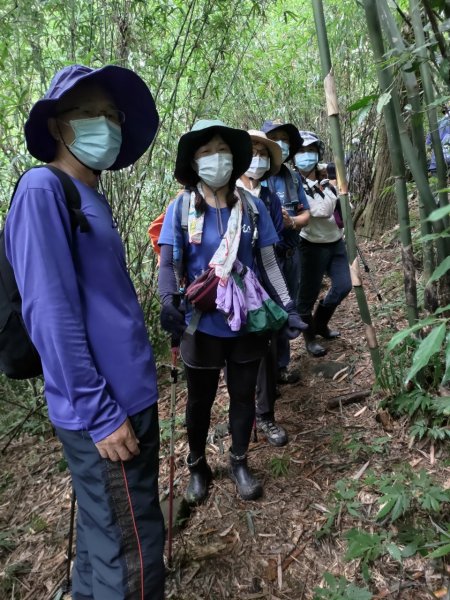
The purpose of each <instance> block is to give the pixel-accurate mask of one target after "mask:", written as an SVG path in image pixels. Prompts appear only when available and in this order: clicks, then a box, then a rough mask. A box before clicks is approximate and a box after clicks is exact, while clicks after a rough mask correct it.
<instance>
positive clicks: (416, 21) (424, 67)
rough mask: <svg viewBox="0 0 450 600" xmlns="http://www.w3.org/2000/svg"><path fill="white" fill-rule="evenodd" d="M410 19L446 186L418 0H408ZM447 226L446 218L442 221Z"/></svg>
mask: <svg viewBox="0 0 450 600" xmlns="http://www.w3.org/2000/svg"><path fill="white" fill-rule="evenodd" d="M409 7H410V12H411V20H412V24H413V28H414V35H415V37H416V52H417V54H418V56H419V57H420V59H421V60H420V61H419V68H420V76H421V78H422V86H423V93H424V97H425V102H426V104H427V107H426V113H427V116H428V122H429V124H430V135H431V142H432V147H433V151H434V155H435V157H436V172H437V177H438V185H439V189H441V190H443V189H445V188H446V187H447V164H446V162H445V157H444V152H443V150H442V143H441V138H440V136H439V126H438V119H437V112H436V107H435V106H434V105H433V102H434V100H435V97H434V91H433V81H432V79H431V73H430V68H429V65H428V60H427V58H428V57H427V51H426V47H425V34H424V32H423V23H422V18H421V16H420V6H419V2H418V0H409ZM439 203H440V205H441V206H446V205H448V193H447V192H439ZM444 222H445V224H446V225H447V227H448V220H447V221H444Z"/></svg>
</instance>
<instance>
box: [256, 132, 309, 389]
mask: <svg viewBox="0 0 450 600" xmlns="http://www.w3.org/2000/svg"><path fill="white" fill-rule="evenodd" d="M261 129H262V131H263V132H264V133H265V134H266V135H267V137H268V138H269V139H270V140H273V141H274V142H276V143H277V144H278V145H279V146H280V148H281V155H282V157H281V158H282V162H283V164H282V166H281V168H280V170H279V172H278V173H277V174H275V175H271V176H270V177H269V178H268V179H267V182H265V183H266V185H267V186H268V188H269V189H270V190H271V191H272V192H274V193H276V194H277V195H278V197H279V198H280V201H281V205H282V207H283V223H284V229H283V231H282V233H281V240H280V242H279V243H278V244H277V247H276V252H277V257H278V260H279V261H280V265H281V269H282V271H283V274H284V276H285V278H286V282H287V285H288V289H289V293H290V295H291V297H292V298H293V299H294V301H295V302H297V297H298V288H299V280H300V255H299V244H300V237H299V232H300V230H301V229H302V227H304V226H305V225H306V224H307V223H308V221H309V206H308V200H307V198H306V195H305V192H304V190H303V185H302V182H301V179H300V177H299V175H298V174H297V173H296V172H295V171H293V170H292V169H291V168H290V167H289V166H288V164H287V163H288V162H289V161H290V160H291V159H292V158H293V157H294V155H295V153H296V152H298V150H299V149H300V148H301V145H302V138H301V136H300V134H299V132H298V129H297V127H295V125H293V124H292V123H283V122H281V121H265V122H264V123H263V125H262V127H261ZM290 358H291V357H290V346H289V340H287V339H286V338H284V337H282V336H279V337H278V369H279V370H278V382H279V383H281V384H287V383H295V382H296V381H298V380H299V378H300V375H299V373H298V371H297V372H296V371H289V370H288V365H289V363H290Z"/></svg>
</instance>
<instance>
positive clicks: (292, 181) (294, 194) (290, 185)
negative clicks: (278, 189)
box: [285, 165, 299, 204]
mask: <svg viewBox="0 0 450 600" xmlns="http://www.w3.org/2000/svg"><path fill="white" fill-rule="evenodd" d="M285 166H286V165H285ZM286 169H287V171H288V172H287V173H286V177H285V182H286V192H287V196H288V198H289V202H290V203H291V204H298V201H299V200H298V188H299V181H298V179H297V177H296V174H295V173H294V171H293V170H292V169H290V168H289V167H288V166H286Z"/></svg>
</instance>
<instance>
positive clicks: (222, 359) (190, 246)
mask: <svg viewBox="0 0 450 600" xmlns="http://www.w3.org/2000/svg"><path fill="white" fill-rule="evenodd" d="M251 161H252V143H251V140H250V136H249V134H248V133H247V132H246V131H243V130H241V129H234V128H231V127H227V126H226V125H225V124H224V123H222V122H221V121H218V120H204V119H203V120H200V121H198V122H197V123H195V124H194V126H193V127H192V129H191V131H190V132H188V133H186V134H184V135H183V136H181V138H180V140H179V143H178V152H177V158H176V164H175V177H176V179H177V180H178V181H179V182H180V183H181V184H182V185H184V186H185V191H184V192H183V193H182V194H181V195H180V196H179V197H178V198H177V199H176V200H175V202H173V203H172V204H171V205H170V206H169V207H168V209H167V213H166V217H165V219H164V223H163V228H162V230H161V235H160V238H159V244H160V246H161V264H160V272H159V293H160V297H161V303H162V307H161V324H162V326H163V328H164V329H165V330H166V331H168V332H169V333H171V334H172V335H175V336H182V339H181V345H180V353H181V357H182V359H183V362H184V364H185V372H186V379H187V387H188V398H187V404H186V426H187V435H188V443H189V455H188V457H187V465H188V468H189V472H190V480H189V484H188V487H187V491H186V499H187V501H188V502H189V503H190V504H199V503H200V502H203V501H204V500H205V499H206V497H207V495H208V487H209V485H210V482H211V479H212V472H211V469H210V467H209V465H208V463H207V460H206V456H205V451H206V441H207V436H208V429H209V424H210V418H211V409H212V405H213V402H214V399H215V396H216V393H217V387H218V383H219V376H220V371H221V369H222V368H223V367H225V366H226V369H227V377H226V380H227V388H228V392H229V396H230V408H229V424H230V432H231V448H230V457H229V458H230V476H231V479H232V480H233V481H234V483H235V484H236V487H237V491H238V494H239V495H240V497H241V498H242V499H243V500H255V499H257V498H259V497H260V496H261V494H262V493H263V489H262V485H261V483H260V482H259V481H258V479H257V478H256V477H255V476H254V475H253V474H252V472H251V471H250V469H249V468H248V463H247V451H248V446H249V443H250V435H251V430H252V425H253V422H254V418H255V387H256V378H257V373H258V369H259V364H260V361H261V358H262V357H263V356H264V355H265V353H266V351H267V343H268V334H267V332H266V331H265V332H264V333H256V332H251V333H249V332H248V331H247V329H246V327H245V326H242V327H240V328H232V327H231V324H232V321H231V320H230V318H229V317H233V316H234V315H230V314H224V313H223V312H221V311H220V310H218V306H219V295H220V288H222V289H226V290H227V289H229V288H228V286H229V284H230V282H233V281H234V280H235V274H236V271H235V268H236V267H235V264H236V259H238V261H239V262H240V263H241V265H243V266H244V269H245V271H246V272H249V271H250V272H252V270H253V269H255V268H257V269H258V274H259V276H260V277H261V279H262V281H263V282H264V286H265V288H266V290H267V292H268V293H269V295H270V296H271V298H272V299H273V300H274V301H275V302H276V303H277V305H278V306H281V307H283V308H284V309H285V311H286V312H287V313H288V318H287V321H286V324H285V326H284V329H285V334H286V335H288V336H290V337H292V338H293V337H297V336H298V335H299V334H300V331H301V329H303V327H304V324H303V323H302V322H301V320H300V319H299V318H298V315H297V313H296V310H295V306H294V303H293V302H292V300H291V298H290V296H289V292H288V290H287V287H286V283H285V281H284V278H283V275H282V273H281V271H280V269H279V266H278V263H277V261H276V257H275V253H274V248H273V245H274V244H276V243H277V242H278V235H277V233H276V231H275V229H274V226H273V224H272V221H271V219H270V216H269V213H268V211H267V210H266V208H265V206H264V204H263V203H262V202H261V200H259V199H258V198H257V197H255V196H250V198H251V202H252V203H253V204H254V209H255V210H257V212H258V216H257V223H256V224H255V223H254V222H252V221H253V217H255V214H253V217H252V215H251V214H250V208H249V202H248V199H247V196H246V195H245V194H244V193H242V194H241V193H240V188H236V181H237V179H238V178H239V177H241V176H242V175H243V174H244V173H246V172H248V170H249V168H250V167H251ZM186 195H187V199H188V201H189V204H188V207H189V212H188V219H187V223H186V227H185V228H183V220H182V217H183V214H182V213H183V208H184V198H185V196H186ZM252 210H253V209H252ZM255 225H256V227H255ZM256 233H257V235H255V234H256ZM180 253H182V256H180ZM177 263H181V264H182V268H183V273H182V274H181V276H180V274H179V276H178V278H177V272H178V273H179V269H178V268H177ZM208 269H212V270H213V272H214V273H215V276H216V285H217V292H216V294H215V295H214V297H213V298H212V300H211V306H210V307H208V308H204V309H203V310H202V312H201V313H198V312H197V309H196V310H193V307H192V305H191V304H189V303H188V304H187V307H186V314H184V312H182V310H180V308H181V305H180V292H181V290H180V280H181V279H182V278H184V279H186V282H185V283H186V285H187V286H188V289H189V284H190V283H191V282H193V281H195V279H196V278H197V277H198V276H201V274H202V273H204V272H205V271H207V270H208ZM258 285H259V284H258ZM233 299H234V296H233ZM235 306H236V305H235ZM240 308H241V307H240ZM240 308H239V310H238V311H236V310H235V311H234V313H235V314H236V312H239V314H240V313H241V311H240ZM196 314H197V320H196V319H195V316H196ZM198 317H199V318H198ZM284 320H285V317H284V318H283V321H284ZM194 322H196V325H195V327H193V323H194ZM186 325H188V329H187V330H186V332H185V333H184V335H183V332H184V330H185V329H186Z"/></svg>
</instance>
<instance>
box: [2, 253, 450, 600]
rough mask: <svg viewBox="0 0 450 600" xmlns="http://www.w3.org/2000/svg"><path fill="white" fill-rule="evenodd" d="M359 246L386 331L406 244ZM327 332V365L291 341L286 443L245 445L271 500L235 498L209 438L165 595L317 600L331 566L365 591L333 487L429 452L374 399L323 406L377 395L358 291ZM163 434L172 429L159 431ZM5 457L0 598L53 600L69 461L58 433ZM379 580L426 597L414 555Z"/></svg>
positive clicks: (220, 411)
mask: <svg viewBox="0 0 450 600" xmlns="http://www.w3.org/2000/svg"><path fill="white" fill-rule="evenodd" d="M363 249H364V251H365V252H366V254H367V259H368V260H369V262H370V263H371V265H372V266H375V265H376V266H377V280H378V283H380V282H381V281H382V280H383V281H384V282H385V286H384V293H385V295H386V302H388V303H390V302H391V301H392V306H385V308H384V309H382V310H381V309H380V308H377V310H376V311H375V312H376V313H377V314H378V316H377V317H376V319H375V325H376V326H377V328H378V329H379V330H381V329H383V328H384V327H385V326H386V323H387V319H388V318H389V319H392V320H394V321H397V318H398V315H397V314H396V313H397V312H398V311H399V310H400V308H401V307H400V305H399V304H398V303H395V302H394V299H395V297H396V294H397V292H398V289H397V287H398V285H397V283H398V278H397V277H396V275H395V273H396V272H398V269H399V266H398V264H396V261H398V257H399V249H398V247H397V246H396V245H395V244H391V245H390V246H389V245H388V247H387V248H386V247H384V248H383V247H382V246H381V245H378V244H375V243H372V244H371V245H370V246H369V245H363ZM400 280H401V278H400ZM389 286H391V287H392V288H393V289H392V290H390V289H389ZM394 288H395V289H394ZM366 291H367V294H368V296H369V300H370V303H371V305H372V306H375V305H376V303H377V301H376V297H375V293H374V291H373V290H372V289H371V287H370V285H369V284H368V285H367V288H366ZM399 314H400V313H399ZM333 325H334V326H337V327H338V328H339V329H340V330H341V333H342V335H341V338H339V339H338V340H336V341H333V342H324V344H325V345H326V346H327V348H328V350H329V351H328V354H327V355H326V356H325V357H324V358H319V359H312V358H310V357H308V356H307V355H306V352H305V349H304V345H303V342H302V341H297V342H295V343H294V344H293V349H294V360H293V365H294V366H295V367H298V368H300V370H301V374H302V380H301V382H300V383H298V384H296V385H291V386H283V387H282V396H281V398H280V399H279V400H278V404H277V412H278V419H279V421H280V423H282V424H283V425H284V426H285V427H286V429H287V430H288V432H289V438H290V442H289V445H288V446H286V447H285V448H281V449H277V448H273V447H272V446H270V445H269V444H267V443H266V442H265V441H264V440H263V439H262V438H260V439H259V440H258V441H257V442H252V444H251V448H250V463H251V466H252V467H253V468H254V469H255V471H256V473H257V474H258V476H259V477H261V479H262V480H263V481H264V490H265V491H264V497H263V499H261V500H260V501H256V502H243V501H241V500H239V499H238V498H237V496H236V493H235V488H234V485H233V484H232V483H231V481H230V480H229V478H228V476H227V450H228V446H229V439H228V437H224V438H223V439H222V438H220V439H217V438H214V440H211V443H210V444H209V446H208V460H209V462H210V464H211V466H212V468H213V470H214V473H215V478H214V482H213V485H212V487H211V494H210V496H209V498H208V500H207V502H206V503H205V504H204V505H203V506H201V507H199V508H197V509H196V510H194V511H193V512H192V514H191V517H190V519H189V520H188V522H187V524H186V526H185V527H184V528H183V529H182V530H181V531H180V532H179V533H177V535H176V537H175V541H174V567H173V569H172V571H171V573H170V574H169V576H168V581H167V598H171V599H176V600H203V599H204V600H219V599H220V600H221V599H224V598H227V599H235V600H253V599H254V600H256V599H259V598H261V599H268V600H269V599H272V600H277V599H279V600H282V599H289V600H303V599H305V600H310V599H312V598H313V596H314V588H316V587H317V586H319V585H320V583H321V580H322V576H323V573H324V572H325V571H328V572H331V573H333V574H334V575H336V576H337V575H343V576H345V577H346V578H347V579H348V580H351V581H352V580H354V579H355V578H356V580H357V581H358V582H359V583H360V584H361V585H363V582H362V580H361V578H360V575H359V561H357V560H353V561H350V562H347V561H345V559H344V556H345V551H346V547H345V541H344V538H343V536H342V535H341V533H342V532H344V531H346V530H348V529H349V528H350V527H352V526H357V524H358V523H360V519H358V518H355V517H351V516H350V515H349V514H348V512H347V511H343V512H342V514H341V513H339V514H337V515H336V518H335V525H334V528H333V529H332V531H330V533H329V535H324V536H320V535H317V532H318V531H319V530H320V529H321V528H323V527H324V526H326V522H327V519H328V518H329V516H330V512H328V511H329V510H330V494H331V492H332V491H333V490H334V489H335V485H336V482H337V481H339V480H340V479H343V478H347V479H348V478H350V477H356V478H359V477H361V476H362V473H363V472H365V471H366V470H367V469H373V470H374V471H375V472H377V473H380V472H384V471H388V470H389V469H390V466H391V465H392V464H393V463H396V462H405V463H406V462H410V463H411V461H415V462H414V464H415V465H417V464H418V462H422V463H423V465H424V466H427V465H429V456H428V455H427V452H426V451H425V450H420V449H419V450H417V449H409V448H408V439H407V438H406V434H405V430H404V425H403V424H402V423H399V422H397V423H393V424H389V425H388V429H390V431H386V430H385V429H384V428H383V426H382V425H381V423H379V422H378V421H377V419H376V416H377V409H378V406H377V405H378V400H379V397H377V396H372V397H369V398H366V399H365V400H362V401H360V402H359V403H356V404H350V405H348V406H345V407H341V408H337V409H333V410H330V409H328V408H327V400H328V399H330V398H333V397H336V396H340V395H342V394H345V393H349V392H355V391H358V390H367V389H370V387H371V385H372V383H373V370H372V366H371V362H370V357H369V354H368V351H367V348H366V342H365V337H364V328H363V326H362V324H361V323H360V319H359V313H358V309H357V306H356V301H355V296H354V295H353V294H351V296H350V297H349V298H348V299H347V300H346V301H345V302H344V304H343V305H342V307H340V309H339V310H338V312H337V314H336V316H335V319H334V320H333ZM330 361H332V362H334V363H342V366H341V367H340V368H339V366H338V367H336V365H334V366H335V371H337V373H336V374H335V376H334V378H325V377H324V376H323V375H322V374H321V373H320V369H318V367H319V366H323V365H324V364H325V363H330ZM162 373H164V370H162ZM164 378H165V375H164V377H163V379H164ZM169 391H170V390H169V389H168V387H165V388H163V389H162V394H161V396H162V397H161V402H160V416H161V418H162V419H163V422H164V421H165V420H166V419H168V414H169ZM177 396H178V406H177V413H178V415H180V419H179V420H180V421H181V420H182V417H181V415H182V413H183V407H184V402H185V389H184V387H183V384H182V383H181V384H179V387H178V395H177ZM226 413H227V397H226V393H225V389H224V387H223V386H222V388H221V391H220V395H219V397H218V399H217V401H216V403H215V405H214V409H213V424H212V431H213V430H214V428H215V426H216V425H220V424H222V425H223V424H226V421H227V416H226ZM222 429H223V428H222ZM166 430H167V427H165V426H164V427H163V433H165V432H166ZM178 430H179V438H178V440H177V442H176V473H175V484H176V493H177V495H179V496H180V495H182V493H183V490H184V489H185V486H186V484H187V479H188V472H187V468H186V466H185V456H186V454H187V444H186V438H185V431H184V429H183V426H182V424H180V425H179V426H178ZM167 451H168V444H167V441H165V442H163V447H162V453H161V456H162V458H161V478H160V481H161V492H162V495H163V496H164V495H165V493H166V490H167V486H168V459H167ZM0 460H1V464H0V466H1V477H0V511H1V512H0V514H1V518H0V526H1V528H0V552H1V554H0V561H1V562H0V573H1V574H2V575H3V582H2V583H0V586H3V587H0V598H2V599H3V598H5V599H7V598H8V599H9V598H15V599H19V600H25V599H27V600H47V599H49V598H51V597H52V594H54V591H55V590H56V589H57V587H58V585H59V583H60V580H61V578H62V577H63V574H64V559H65V551H66V541H65V540H66V536H67V532H68V522H69V517H68V515H69V508H70V482H69V475H68V472H67V471H65V470H61V469H63V467H64V463H63V462H62V461H61V453H60V448H59V444H58V443H57V442H56V441H55V440H54V439H50V440H38V439H31V438H23V439H21V440H20V441H17V442H15V443H14V444H13V445H12V447H11V448H10V449H9V450H8V453H7V454H6V456H3V457H1V459H0ZM435 469H436V466H435ZM447 477H448V475H447ZM358 498H359V500H360V501H361V503H362V504H363V505H364V508H365V510H366V511H370V510H371V507H372V505H373V504H374V499H373V497H371V496H370V494H369V493H366V495H365V496H364V492H361V493H360V496H359V497H358ZM371 574H372V584H371V589H372V590H373V591H374V594H375V595H374V598H380V599H381V598H396V599H403V600H408V599H413V598H414V600H421V599H422V598H423V599H425V598H429V597H430V595H429V592H428V591H427V589H428V588H427V585H428V580H427V577H426V573H425V566H424V564H422V563H421V562H420V561H417V560H414V559H409V562H407V561H405V562H404V564H403V571H402V572H401V569H400V567H399V564H398V563H395V562H394V561H392V560H390V559H389V558H386V557H384V558H382V559H380V560H379V561H377V562H376V563H375V564H374V565H373V566H372V570H371ZM361 582H362V583H361ZM399 584H401V585H400V587H399ZM2 589H3V591H2ZM327 597H328V596H327ZM330 598H333V597H332V596H330ZM105 600H106V599H105Z"/></svg>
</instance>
